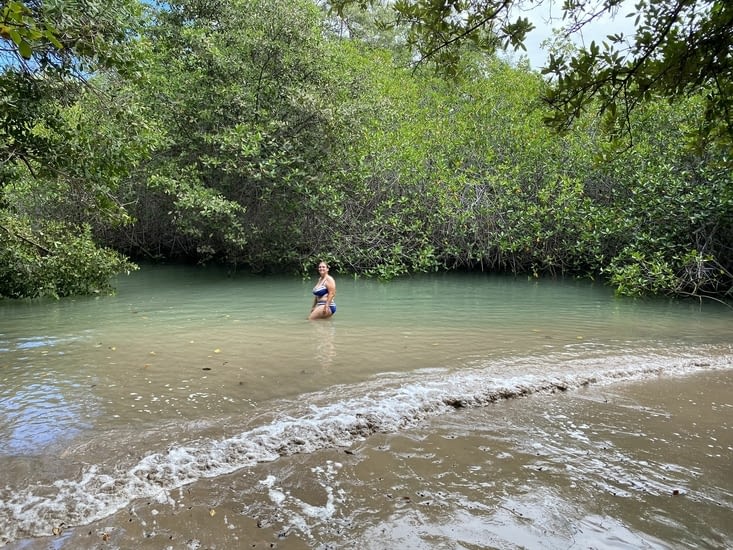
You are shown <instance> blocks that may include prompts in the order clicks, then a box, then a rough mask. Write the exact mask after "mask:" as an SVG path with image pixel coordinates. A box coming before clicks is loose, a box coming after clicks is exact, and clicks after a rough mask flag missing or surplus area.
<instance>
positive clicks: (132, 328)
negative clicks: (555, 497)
mask: <svg viewBox="0 0 733 550" xmlns="http://www.w3.org/2000/svg"><path fill="white" fill-rule="evenodd" d="M332 274H333V275H335V277H336V281H337V297H336V302H337V304H338V312H337V314H336V315H335V316H334V317H333V319H331V320H327V321H317V322H309V321H306V317H307V315H308V312H309V309H310V304H311V300H312V296H311V294H310V290H311V287H312V285H313V284H314V283H315V274H314V277H313V279H312V280H309V281H302V280H300V279H297V278H288V277H279V276H270V277H259V276H251V275H244V274H235V275H229V274H227V272H226V271H223V270H218V269H203V268H183V267H171V266H167V267H160V266H158V267H153V266H149V267H144V268H143V269H142V270H141V271H140V272H136V273H134V274H132V275H130V276H129V277H123V278H120V279H119V281H118V285H117V293H116V295H114V296H110V297H108V296H99V297H84V298H73V299H63V300H59V301H50V300H49V301H46V300H43V301H33V302H6V303H2V304H0V415H1V416H0V419H1V420H0V442H2V445H1V446H0V525H2V526H3V527H0V543H7V542H11V541H14V540H28V538H29V537H35V536H41V535H48V534H49V531H50V527H49V526H51V525H58V524H60V523H63V524H65V525H84V524H85V523H90V522H92V521H97V520H99V519H100V518H104V517H106V516H109V515H111V514H114V513H115V512H116V511H117V510H120V509H123V508H124V507H125V506H128V505H130V503H131V502H134V501H135V500H136V499H140V498H149V497H151V495H156V498H161V497H160V495H161V491H163V493H166V492H168V491H172V490H174V489H175V488H178V487H181V486H186V485H191V484H196V483H200V482H201V480H203V479H209V478H214V479H215V478H217V477H220V476H226V475H229V474H231V473H232V472H236V471H239V470H241V469H243V468H245V469H246V468H250V467H252V465H254V464H258V463H262V462H263V461H273V460H277V459H278V458H280V457H286V456H292V455H293V454H294V453H306V454H308V453H315V452H318V451H319V450H323V449H328V448H331V447H338V446H348V445H351V444H353V443H354V441H357V440H359V439H360V438H363V437H368V436H369V435H370V434H374V433H385V432H386V433H400V431H401V430H404V429H409V428H410V427H411V426H414V425H416V424H418V423H420V422H423V421H425V420H426V419H430V418H435V419H441V418H444V417H445V415H446V414H449V413H450V412H451V411H455V410H456V407H459V408H463V407H467V406H468V407H477V408H481V407H483V406H485V405H486V404H488V403H494V402H496V401H497V400H500V399H506V398H510V397H512V396H516V395H529V394H532V393H542V392H547V391H551V390H553V389H554V390H558V389H559V390H562V391H566V390H567V389H573V388H582V387H586V386H587V385H588V384H606V383H616V382H619V381H621V382H623V381H629V382H632V381H638V380H644V379H648V378H652V377H656V376H659V375H660V374H661V375H667V376H671V377H676V376H687V375H690V374H694V373H699V372H701V371H702V372H706V371H718V370H723V371H726V372H727V370H728V369H730V368H731V367H733V361H732V360H731V357H733V351H732V346H733V311H732V310H731V309H730V308H727V307H725V306H723V305H721V304H718V303H714V302H709V303H699V302H692V301H690V302H679V301H673V300H667V299H646V300H633V299H626V298H617V297H615V296H614V295H613V292H612V291H611V290H610V289H609V288H607V287H604V286H603V285H600V284H592V283H590V282H588V281H572V280H571V281H555V280H527V279H521V278H520V279H515V278H511V277H496V276H488V275H483V274H445V275H443V274H440V275H425V276H419V277H412V278H406V279H400V280H396V281H391V282H387V283H383V282H378V281H373V280H363V279H354V278H353V277H347V276H341V275H339V274H338V273H332ZM726 412H727V409H726ZM548 437H549V436H548ZM166 494H167V493H166Z"/></svg>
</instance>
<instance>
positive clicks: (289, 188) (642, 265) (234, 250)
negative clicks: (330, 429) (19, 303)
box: [0, 0, 733, 298]
mask: <svg viewBox="0 0 733 550" xmlns="http://www.w3.org/2000/svg"><path fill="white" fill-rule="evenodd" d="M352 3H353V2H352ZM516 5H517V4H515V3H512V2H508V3H505V4H497V5H495V6H494V8H496V10H495V11H491V12H481V11H480V10H479V11H477V12H476V17H477V18H473V19H472V18H471V17H468V16H466V17H462V16H460V13H459V12H460V10H467V9H469V8H470V7H471V6H473V7H476V6H478V4H471V5H470V6H469V4H464V3H459V2H456V3H448V4H446V3H438V4H435V3H422V4H421V3H406V2H402V3H400V2H398V3H396V4H394V6H395V7H396V8H399V9H401V10H403V11H405V10H408V7H409V6H413V7H415V6H418V7H420V9H421V10H423V11H418V12H414V13H413V15H412V17H413V19H412V20H411V21H412V23H411V25H412V26H410V27H402V26H399V25H391V26H387V27H385V21H389V20H390V18H392V21H393V22H394V20H395V16H394V15H392V14H394V13H399V12H395V11H394V9H393V7H392V5H391V4H386V5H383V6H379V9H376V10H372V11H369V12H364V11H358V12H355V11H348V10H358V9H359V7H358V6H351V7H349V6H346V5H344V6H343V10H344V11H343V14H344V15H348V20H338V19H334V18H333V17H329V16H328V15H327V13H326V12H325V10H324V9H321V8H320V7H319V6H318V5H316V4H314V3H313V2H311V1H310V0H217V1H216V2H211V1H202V0H168V1H166V2H160V3H158V4H157V5H151V4H150V3H145V5H143V4H138V3H137V2H136V0H123V1H122V2H118V3H116V4H114V5H108V4H107V3H102V1H101V0H82V1H79V0H53V1H51V0H49V1H46V2H40V1H39V2H33V1H30V0H25V1H19V0H11V1H10V2H5V3H4V4H2V6H3V9H4V11H3V17H4V19H3V20H2V23H1V24H2V25H3V26H2V27H0V29H2V33H0V45H2V47H3V48H5V53H6V57H5V65H4V66H3V67H2V73H1V74H0V91H1V92H2V94H1V95H0V102H2V110H0V122H2V126H0V138H1V139H0V160H2V164H1V165H0V297H12V298H18V297H35V296H44V295H48V296H64V295H68V294H76V293H91V292H97V291H106V290H109V281H110V278H111V276H112V275H113V274H115V273H119V272H124V271H127V270H130V269H133V268H134V265H133V264H132V263H131V262H132V261H140V260H148V261H150V260H152V261H167V262H171V261H176V262H198V263H205V262H218V263H225V264H227V265H230V266H231V267H232V269H240V268H244V269H247V270H253V271H262V270H269V271H278V272H285V271H287V272H291V273H296V272H302V271H303V270H305V269H308V267H309V262H311V261H313V260H314V259H315V258H319V259H321V258H324V259H326V260H328V261H329V263H330V264H332V265H333V266H334V268H335V269H341V270H344V271H349V272H353V273H356V274H366V275H369V276H377V277H383V278H390V277H394V276H399V275H402V274H407V273H414V272H421V271H430V270H438V269H469V270H489V271H498V272H511V273H522V274H529V275H531V276H540V275H543V274H550V275H574V276H582V277H592V278H601V279H603V280H605V281H608V282H609V283H610V284H612V285H613V286H614V287H615V288H616V289H617V290H618V292H620V293H623V294H645V293H668V294H674V295H692V296H709V297H723V298H726V297H728V298H730V297H731V296H733V245H732V244H731V243H733V180H732V177H733V176H732V173H731V170H730V149H729V147H728V144H727V142H726V141H725V138H726V136H727V130H726V124H728V122H729V120H728V119H726V116H727V115H726V114H725V113H724V112H723V111H724V110H721V109H723V107H724V106H725V105H724V103H720V102H719V103H717V104H714V102H715V101H718V100H719V99H720V97H721V95H720V94H718V95H717V96H716V93H717V92H716V90H723V91H724V90H725V88H724V87H720V88H715V87H714V86H713V84H712V83H711V81H710V80H706V79H705V78H701V79H700V80H699V82H698V83H697V84H696V85H695V86H697V87H694V86H693V87H688V88H685V86H686V85H683V84H681V88H680V89H679V90H677V89H674V90H673V89H666V88H664V87H663V86H661V84H662V82H661V80H660V81H657V80H654V81H652V82H651V83H650V85H649V86H648V87H647V91H646V92H645V93H644V94H642V93H641V91H640V90H641V89H642V88H641V87H640V86H641V83H642V82H643V80H639V78H640V76H642V73H644V74H649V72H648V71H650V70H651V69H652V68H654V66H653V64H652V65H647V64H642V65H640V69H639V71H637V72H629V73H628V74H626V73H624V74H626V77H628V78H627V81H626V82H625V84H624V85H623V86H622V87H621V90H622V93H619V94H615V95H614V93H612V91H613V86H612V84H613V82H615V81H609V82H607V83H606V84H607V85H608V86H610V87H604V86H606V84H603V82H601V84H603V86H601V87H598V88H597V89H596V88H588V89H584V88H583V83H584V82H586V83H587V82H590V81H591V80H592V79H593V78H596V76H597V74H598V73H597V72H595V71H596V69H597V68H598V66H600V65H599V64H602V63H603V62H604V61H603V60H604V57H603V56H604V53H603V52H605V51H607V50H598V52H596V60H595V61H594V62H593V63H592V64H591V66H592V67H591V68H593V70H592V71H591V70H590V69H588V71H587V72H586V74H585V76H584V77H582V78H581V80H578V81H573V80H572V79H570V76H569V75H570V74H571V73H572V71H574V70H576V69H578V67H576V61H568V62H567V63H568V64H567V70H569V71H570V73H566V72H564V71H565V69H563V68H562V67H563V63H564V61H562V60H564V59H565V57H564V56H565V55H572V56H574V57H575V58H576V60H577V59H578V55H579V53H578V51H574V50H571V49H564V48H562V47H560V48H556V49H555V50H553V54H554V57H553V58H552V59H553V60H554V61H555V62H556V63H557V64H558V65H557V67H558V68H561V69H562V70H561V71H560V73H561V75H562V78H563V79H565V80H562V81H559V80H558V79H559V78H560V77H557V78H555V79H554V80H551V79H548V78H546V76H543V75H542V74H540V73H539V72H537V71H534V70H532V69H531V68H530V67H529V66H528V65H527V64H522V63H519V64H516V65H514V64H510V63H508V62H506V61H504V60H502V58H501V57H499V56H494V55H489V54H487V50H491V49H492V48H496V47H500V46H503V45H510V46H511V45H515V46H518V45H520V44H521V43H522V40H523V39H524V38H525V37H526V32H527V31H528V29H529V24H528V22H526V21H524V20H519V21H517V20H514V21H512V20H511V19H506V24H502V25H498V24H497V22H499V21H500V20H503V19H501V18H509V17H512V13H513V12H512V11H511V9H510V8H511V7H512V6H516ZM573 5H575V4H568V8H569V9H570V8H571V7H572V6H573ZM664 5H667V4H664ZM441 6H442V7H441ZM481 6H483V7H487V6H489V4H482V5H481ZM612 6H613V5H612V4H611V3H610V2H606V3H600V4H598V5H597V7H598V9H599V10H601V11H602V10H605V9H608V8H610V7H612ZM639 6H640V8H639V9H641V8H642V7H644V4H639ZM687 6H688V4H684V6H683V7H684V8H685V9H686V7H687ZM721 6H722V7H721V8H719V9H720V11H721V13H724V14H725V13H728V8H727V6H723V5H721ZM431 7H432V8H435V9H438V8H440V10H442V11H440V13H442V14H443V15H442V17H443V19H441V21H444V22H445V21H447V22H448V23H449V24H448V25H447V27H445V28H444V31H445V32H444V33H443V34H439V35H435V36H434V37H433V38H435V39H436V40H434V41H433V42H430V36H429V35H427V34H423V33H426V32H428V31H429V28H430V24H429V23H430V11H429V10H430V9H432V8H431ZM577 7H578V9H580V8H581V7H582V8H584V9H587V8H588V7H589V5H588V4H583V5H582V6H580V5H578V6H577ZM448 8H450V9H448ZM415 9H417V8H415ZM477 9H478V8H477ZM487 9H488V8H487ZM711 9H712V8H711ZM446 10H447V11H446ZM577 13H578V12H576V14H577ZM591 13H592V12H591ZM680 13H681V12H680ZM374 14H376V15H378V19H377V20H376V21H372V20H370V17H367V15H369V16H372V15H374ZM481 14H483V16H481ZM490 15H491V16H493V17H494V19H491V17H489V16H490ZM696 17H697V16H696ZM705 17H707V18H708V19H711V18H713V15H711V14H708V15H706V16H705ZM397 20H398V21H399V17H397ZM403 20H404V19H403ZM420 21H423V22H424V21H427V23H425V24H423V25H422V26H421V24H420ZM436 21H437V20H436ZM470 21H473V24H470V23H469V22H470ZM670 21H671V20H670ZM675 21H677V20H676V19H675ZM492 22H493V26H492ZM97 23H99V24H97ZM580 23H582V20H580V21H579V23H578V24H580ZM436 24H437V22H436ZM643 24H647V25H649V26H651V25H652V21H651V20H649V21H648V22H647V23H643V21H642V20H640V22H639V25H638V26H639V27H642V26H643ZM466 25H467V26H466ZM674 25H676V23H674V24H672V27H674ZM463 27H465V29H464V30H465V31H470V32H469V33H464V34H461V32H462V31H461V28H463ZM716 28H718V27H716ZM11 31H12V33H11ZM410 31H411V32H410ZM450 33H455V36H456V37H457V38H456V39H455V40H451V38H450V36H451V34H450ZM713 34H714V33H713ZM665 36H666V35H665ZM711 36H712V34H711ZM438 39H439V40H440V41H439V40H438ZM721 40H722V38H721ZM441 41H442V42H441ZM660 43H661V42H660ZM618 44H620V42H618ZM417 46H420V47H424V53H425V54H426V55H430V56H432V57H430V59H432V60H437V61H439V62H440V64H441V66H442V67H453V69H454V70H453V74H454V76H455V78H450V79H446V78H444V77H443V76H444V75H440V74H436V72H435V71H433V70H432V68H433V67H431V66H430V65H429V64H420V63H418V64H417V66H414V65H413V66H412V67H411V66H410V64H411V62H412V61H414V60H415V55H414V54H415V51H417V50H416V49H415V48H416V47H417ZM609 47H610V46H609ZM659 51H661V52H662V53H658V54H657V53H655V54H651V53H650V54H649V57H648V61H651V60H661V59H663V56H662V54H663V53H664V51H662V50H659ZM665 51H666V50H665ZM573 52H574V53H573ZM593 52H594V50H593V49H592V48H591V50H590V51H589V53H590V54H593ZM698 53H700V52H698ZM680 55H682V54H680ZM568 59H570V58H569V57H568ZM664 59H666V58H664ZM711 59H712V61H711V63H713V62H714V63H718V65H716V66H717V67H719V68H720V67H722V63H723V61H724V60H725V59H728V58H727V57H726V56H725V55H723V54H721V55H718V56H717V57H715V56H713V58H711ZM660 63H661V61H660ZM712 67H713V65H708V70H711V71H712V70H713V69H712ZM721 70H722V69H721ZM575 74H576V75H579V74H581V73H575ZM614 74H616V73H614ZM619 74H620V73H619ZM672 74H673V73H670V74H669V75H666V73H665V77H664V78H665V79H666V78H667V77H668V76H669V78H670V79H671V78H672ZM691 74H692V72H691V70H690V76H691ZM622 76H623V75H622ZM622 76H619V78H621V77H622ZM578 78H580V77H578ZM721 78H722V77H721ZM568 79H569V80H568ZM724 81H725V80H724V79H723V80H721V82H724ZM604 82H605V81H604ZM669 82H672V80H669ZM564 84H567V86H570V87H569V88H567V93H570V90H571V89H572V90H575V91H576V92H577V94H578V95H577V97H576V96H567V97H566V99H568V103H567V104H566V107H567V109H568V112H567V113H565V115H563V116H566V115H567V116H571V117H572V118H573V122H572V123H571V124H566V125H563V129H564V132H560V133H558V132H555V131H553V130H552V128H550V127H549V126H547V125H546V124H544V121H546V120H547V119H548V118H553V117H556V116H558V113H561V112H562V109H561V107H562V102H560V100H557V101H556V102H554V108H555V110H552V109H551V108H550V106H549V104H548V103H547V99H551V98H553V97H555V96H554V95H553V94H559V95H558V96H557V97H560V96H561V95H562V93H564V92H563V91H562V90H563V85H564ZM599 86H600V84H599ZM703 91H704V93H703ZM606 92H608V93H609V96H608V98H607V99H604V97H605V96H603V94H604V93H606ZM637 93H638V94H639V95H637V96H635V95H634V94H637ZM721 93H722V92H721ZM716 97H717V98H718V99H716ZM634 98H637V99H636V100H634V101H632V100H633V99H634ZM573 102H576V103H573ZM604 102H606V103H604ZM616 104H618V105H620V106H621V108H620V109H616V110H615V111H614V108H613V105H616ZM588 105H590V106H591V107H596V108H598V107H600V108H601V109H602V110H604V112H605V113H607V114H608V115H609V116H608V117H607V118H606V119H605V120H601V119H599V117H597V116H595V115H594V114H593V112H592V110H591V109H589V110H588V111H586V110H585V108H586V106H588ZM716 105H717V106H716ZM627 106H628V109H627ZM558 109H559V110H558ZM621 114H623V116H621ZM624 129H626V131H627V132H630V133H631V135H633V136H634V141H633V147H622V148H619V147H617V144H616V143H615V142H614V141H615V140H614V138H616V137H617V136H618V133H619V130H624ZM690 134H697V135H698V136H704V137H705V139H700V140H698V141H697V142H696V143H695V147H690V146H689V145H690V141H689V135H690Z"/></svg>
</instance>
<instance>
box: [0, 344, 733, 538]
mask: <svg viewBox="0 0 733 550" xmlns="http://www.w3.org/2000/svg"><path fill="white" fill-rule="evenodd" d="M548 365H549V367H548ZM731 368H733V350H731V348H730V347H729V346H722V347H721V346H717V347H715V346H710V347H707V348H706V347H704V346H700V347H697V348H696V349H695V350H694V353H693V352H680V351H674V350H669V351H668V352H667V353H659V352H647V353H636V354H634V355H619V354H618V353H617V352H616V353H614V354H613V357H609V356H608V355H607V354H606V355H604V354H602V353H601V354H598V356H597V357H595V358H589V357H585V358H583V359H578V358H575V359H574V358H571V357H563V356H562V355H557V356H556V357H554V358H549V357H548V356H542V357H525V358H514V359H511V360H507V361H503V362H501V364H499V363H497V362H496V361H494V362H492V363H491V364H490V365H489V364H476V365H474V366H472V367H471V368H462V369H459V370H455V371H450V370H447V369H446V370H426V371H419V372H413V373H411V374H409V375H408V374H404V373H385V374H382V375H380V376H379V377H377V378H375V379H373V380H371V381H369V382H367V383H363V384H358V385H351V386H339V387H333V388H329V389H328V390H325V391H322V392H317V393H312V394H308V395H304V396H300V398H299V399H298V400H297V401H288V402H281V403H279V404H277V406H276V407H275V409H274V410H273V411H272V414H271V415H268V416H269V417H270V420H268V421H266V422H265V423H263V424H261V425H259V426H255V427H253V428H251V429H247V430H245V431H241V432H239V433H237V434H236V435H233V436H229V437H221V438H207V439H200V440H196V441H193V442H190V443H186V444H175V445H171V446H170V447H168V448H167V449H166V450H164V451H161V452H151V453H150V454H147V455H146V456H143V457H142V458H141V459H140V460H138V461H137V462H136V463H134V464H132V465H131V466H127V467H122V466H118V469H114V468H110V467H107V468H105V467H104V466H102V465H98V464H91V465H88V466H86V467H85V468H84V470H83V472H82V473H81V474H80V475H79V476H77V477H75V478H73V479H71V478H69V479H59V480H56V481H54V482H53V483H51V484H41V483H38V484H36V485H32V486H26V487H10V486H6V487H5V488H3V489H1V490H0V525H2V526H3V528H2V529H3V532H2V533H0V545H5V544H8V543H9V542H12V541H15V540H18V539H21V538H28V537H35V536H42V535H50V534H51V533H52V532H53V531H54V529H55V528H56V529H58V528H59V526H62V525H63V526H64V527H69V526H78V525H85V524H88V523H91V522H94V521H96V520H99V519H102V518H105V517H107V516H110V515H112V514H114V513H115V512H117V511H119V510H121V509H123V508H125V507H126V506H128V505H129V504H131V503H132V502H134V501H135V500H137V499H153V500H156V501H158V502H168V503H171V504H173V503H174V501H173V497H172V496H171V492H172V490H173V489H176V488H179V487H182V486H184V485H188V484H191V483H194V482H196V481H197V480H199V479H202V478H211V477H216V476H222V475H226V474H230V473H233V472H235V471H237V470H240V469H243V468H248V467H252V466H253V465H255V464H258V463H262V462H270V461H274V460H277V459H278V458H280V457H285V456H289V455H293V454H296V453H313V452H316V451H319V450H321V449H327V448H334V447H349V446H351V445H352V444H353V443H355V442H357V441H360V440H363V439H364V438H367V437H369V436H371V435H373V434H375V433H389V432H396V431H400V430H404V429H406V428H409V427H411V426H415V425H417V424H419V423H421V422H424V421H426V420H427V419H429V418H431V417H435V416H438V415H445V414H449V413H452V412H454V411H455V410H456V409H462V408H467V407H483V406H487V405H490V404H492V403H496V402H498V401H501V400H506V399H514V398H520V397H528V396H531V395H533V394H537V393H552V392H566V391H572V390H574V389H577V388H580V387H583V386H587V385H590V384H610V383H615V382H623V381H632V380H644V379H649V378H652V377H658V376H683V375H687V374H693V373H696V372H700V371H705V370H714V369H731Z"/></svg>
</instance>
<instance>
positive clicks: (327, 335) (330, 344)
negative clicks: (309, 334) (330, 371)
mask: <svg viewBox="0 0 733 550" xmlns="http://www.w3.org/2000/svg"><path fill="white" fill-rule="evenodd" d="M312 324H313V332H314V334H315V337H314V343H315V348H316V350H315V355H316V358H317V359H318V362H319V363H320V365H321V366H322V367H323V368H326V369H327V368H329V367H330V366H331V365H332V364H333V362H334V360H335V359H336V325H335V324H334V323H333V322H332V321H330V320H326V321H318V322H315V321H314V322H312Z"/></svg>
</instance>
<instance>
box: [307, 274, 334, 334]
mask: <svg viewBox="0 0 733 550" xmlns="http://www.w3.org/2000/svg"><path fill="white" fill-rule="evenodd" d="M318 275H319V276H320V278H319V279H318V282H317V283H316V286H314V287H313V307H312V308H311V313H310V315H309V316H308V320H313V319H326V318H328V317H330V316H331V315H333V314H334V313H336V302H334V301H333V299H334V298H335V297H336V281H334V280H333V277H331V276H330V275H329V274H328V264H327V263H326V262H321V263H319V264H318Z"/></svg>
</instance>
